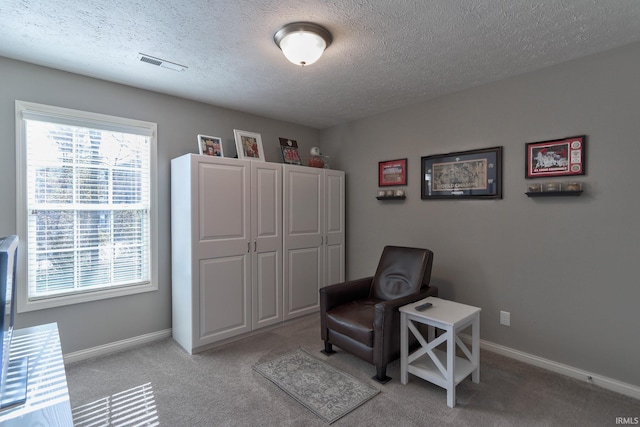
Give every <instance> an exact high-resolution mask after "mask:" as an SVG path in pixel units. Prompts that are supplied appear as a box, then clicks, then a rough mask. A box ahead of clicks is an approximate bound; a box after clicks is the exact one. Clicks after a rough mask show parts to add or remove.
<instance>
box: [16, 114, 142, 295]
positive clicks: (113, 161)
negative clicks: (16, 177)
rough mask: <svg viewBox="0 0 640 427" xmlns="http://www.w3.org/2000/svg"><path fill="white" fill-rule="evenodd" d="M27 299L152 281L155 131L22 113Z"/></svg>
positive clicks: (66, 117) (54, 115)
mask: <svg viewBox="0 0 640 427" xmlns="http://www.w3.org/2000/svg"><path fill="white" fill-rule="evenodd" d="M22 120H23V125H24V128H23V132H24V142H25V144H26V146H25V149H24V153H25V154H24V155H25V167H26V174H25V186H26V210H27V212H26V214H27V223H26V225H27V227H26V228H27V239H26V240H27V245H28V250H27V253H28V255H27V276H28V299H29V300H37V299H43V298H51V297H57V296H61V295H68V294H75V293H84V292H89V291H96V290H104V289H110V288H117V287H127V286H137V285H143V284H147V283H149V281H150V280H151V259H152V256H151V253H152V248H151V240H152V239H151V210H152V204H151V169H152V162H151V160H152V146H151V145H152V144H151V142H152V141H151V139H152V136H151V135H153V131H154V129H150V128H145V127H139V126H131V125H129V124H128V123H118V122H117V121H116V122H106V121H101V120H92V119H91V118H87V117H73V116H70V115H65V114H50V113H49V112H47V111H44V112H43V111H29V110H25V111H23V112H22Z"/></svg>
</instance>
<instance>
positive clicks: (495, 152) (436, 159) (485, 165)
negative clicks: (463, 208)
mask: <svg viewBox="0 0 640 427" xmlns="http://www.w3.org/2000/svg"><path fill="white" fill-rule="evenodd" d="M420 163H421V181H422V182H421V185H420V187H421V191H420V192H421V198H422V199H423V200H434V199H453V200H456V199H502V147H491V148H484V149H480V150H468V151H458V152H453V153H447V154H436V155H432V156H424V157H422V158H421V162H420Z"/></svg>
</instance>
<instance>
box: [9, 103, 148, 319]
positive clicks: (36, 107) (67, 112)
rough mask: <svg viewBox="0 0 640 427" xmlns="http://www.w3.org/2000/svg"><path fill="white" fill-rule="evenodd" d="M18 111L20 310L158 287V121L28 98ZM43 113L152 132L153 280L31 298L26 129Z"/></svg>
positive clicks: (18, 105) (89, 123) (104, 126)
mask: <svg viewBox="0 0 640 427" xmlns="http://www.w3.org/2000/svg"><path fill="white" fill-rule="evenodd" d="M15 112H16V185H17V191H16V214H17V216H16V217H17V227H18V235H19V237H20V241H21V242H20V246H19V249H18V272H17V275H18V277H17V279H18V289H17V302H18V307H17V308H18V312H27V311H33V310H41V309H47V308H53V307H60V306H65V305H70V304H77V303H84V302H88V301H97V300H103V299H107V298H115V297H121V296H125V295H133V294H138V293H142V292H152V291H157V290H158V195H157V193H158V192H157V186H158V179H157V169H158V168H157V163H158V158H157V124H156V123H152V122H146V121H141V120H135V119H128V118H123V117H116V116H110V115H105V114H98V113H91V112H86V111H80V110H72V109H68V108H62V107H54V106H50V105H43V104H36V103H33V102H26V101H18V100H16V101H15ZM25 114H27V115H35V116H37V115H38V114H41V115H42V116H46V117H56V118H59V119H60V120H61V122H66V123H74V124H81V125H84V126H86V127H92V124H93V127H98V128H102V129H118V130H124V131H126V129H130V130H131V131H134V130H135V132H136V133H144V134H147V135H149V136H150V142H151V146H150V148H151V159H150V173H151V176H150V181H151V182H150V191H151V194H150V202H151V211H150V217H149V219H150V221H151V224H150V236H149V238H150V239H151V246H150V247H151V252H150V254H149V255H150V263H151V266H150V267H151V271H150V280H149V282H145V283H142V284H136V285H131V286H122V287H114V288H106V289H100V290H95V291H91V292H78V293H72V294H65V295H59V296H51V297H48V298H38V299H29V298H28V289H27V288H28V277H27V274H28V272H27V268H28V266H27V259H28V258H27V256H28V253H27V251H28V244H27V242H26V239H27V227H28V212H27V168H26V162H27V156H26V130H25V120H24V115H25Z"/></svg>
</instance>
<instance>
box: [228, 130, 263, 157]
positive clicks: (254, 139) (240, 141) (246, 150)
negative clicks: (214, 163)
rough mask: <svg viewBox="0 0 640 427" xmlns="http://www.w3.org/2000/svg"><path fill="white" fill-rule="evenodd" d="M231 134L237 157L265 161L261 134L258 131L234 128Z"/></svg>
mask: <svg viewBox="0 0 640 427" xmlns="http://www.w3.org/2000/svg"><path fill="white" fill-rule="evenodd" d="M233 136H234V138H235V140H236V148H237V150H238V158H239V159H255V160H262V161H263V162H264V161H265V160H264V151H263V149H262V136H261V135H260V134H259V133H255V132H247V131H244V130H238V129H234V130H233Z"/></svg>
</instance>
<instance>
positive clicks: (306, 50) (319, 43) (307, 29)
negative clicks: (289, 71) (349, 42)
mask: <svg viewBox="0 0 640 427" xmlns="http://www.w3.org/2000/svg"><path fill="white" fill-rule="evenodd" d="M273 40H274V41H275V42H276V44H277V45H278V47H279V48H280V49H281V50H282V53H284V56H286V57H287V59H288V60H289V61H291V62H293V63H294V64H296V65H300V66H302V67H304V66H305V65H311V64H313V63H314V62H316V61H317V60H318V59H320V57H321V56H322V53H323V52H324V50H325V49H326V48H327V47H329V45H330V44H331V41H332V37H331V33H330V32H329V31H328V30H327V29H326V28H324V27H321V26H320V25H318V24H314V23H311V22H293V23H291V24H287V25H285V26H284V27H282V28H280V29H279V30H278V32H277V33H276V34H275V35H274V36H273Z"/></svg>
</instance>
